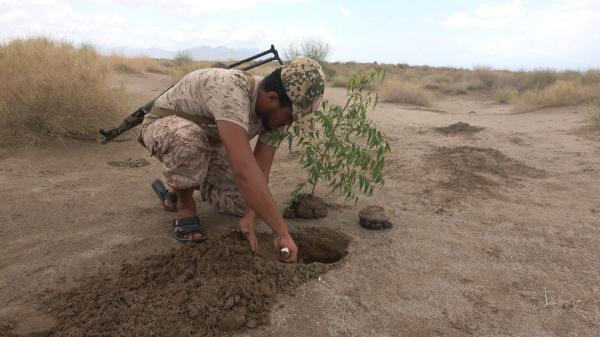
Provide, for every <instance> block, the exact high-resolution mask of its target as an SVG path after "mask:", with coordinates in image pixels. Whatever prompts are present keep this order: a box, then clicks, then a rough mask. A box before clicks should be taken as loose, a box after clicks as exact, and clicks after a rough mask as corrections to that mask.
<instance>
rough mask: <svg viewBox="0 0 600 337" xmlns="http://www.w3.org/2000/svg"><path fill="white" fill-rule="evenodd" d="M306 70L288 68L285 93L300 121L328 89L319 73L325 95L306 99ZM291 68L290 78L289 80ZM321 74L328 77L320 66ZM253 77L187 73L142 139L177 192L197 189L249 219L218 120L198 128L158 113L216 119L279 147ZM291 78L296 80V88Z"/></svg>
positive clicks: (147, 122)
mask: <svg viewBox="0 0 600 337" xmlns="http://www.w3.org/2000/svg"><path fill="white" fill-rule="evenodd" d="M302 61H303V62H304V63H306V62H311V61H312V60H310V59H304V60H302ZM312 62H314V61H312ZM304 63H303V64H304ZM316 66H318V64H316ZM286 67H287V68H286ZM301 68H302V67H298V66H297V64H296V63H294V62H292V63H291V64H290V65H288V66H285V67H284V69H282V81H283V83H284V89H285V90H286V93H287V92H290V93H292V95H289V96H290V99H291V100H292V106H293V108H294V110H293V111H294V112H293V113H294V119H295V121H296V122H297V123H301V119H302V118H306V117H307V116H308V114H307V113H306V112H304V111H306V110H307V109H310V105H311V104H312V103H314V100H315V98H316V97H317V96H318V95H321V94H322V92H323V89H324V81H323V78H324V76H321V77H320V78H321V81H320V82H318V81H317V79H316V76H315V75H314V74H313V75H312V76H313V77H312V78H313V82H312V83H316V85H317V87H318V88H317V91H319V88H320V91H319V92H320V93H317V94H316V95H315V94H314V92H311V93H312V94H313V96H314V97H313V99H312V100H310V102H309V101H308V100H306V99H304V100H301V99H300V98H303V97H300V96H301V93H299V92H300V91H299V90H298V89H296V87H298V86H302V85H304V86H305V87H306V83H304V82H303V81H302V77H301V75H302V74H301V73H299V72H300V71H304V70H303V69H301ZM286 69H287V71H288V76H287V77H284V75H283V74H284V71H286ZM317 72H320V74H321V75H322V71H321V70H320V66H318V71H317ZM305 73H306V72H305ZM317 75H319V74H317ZM248 76H249V75H246V74H245V73H243V72H242V71H240V70H231V69H202V70H197V71H194V72H192V73H190V74H188V75H186V76H185V77H184V78H182V79H181V80H180V81H179V82H178V83H177V84H176V85H175V86H173V87H172V88H171V89H169V90H168V91H167V92H165V93H164V94H163V95H161V96H160V97H159V98H158V99H157V100H156V102H155V105H154V109H153V110H152V111H151V112H150V114H148V115H146V117H145V118H144V123H143V124H142V129H141V132H140V138H139V139H140V141H141V142H142V143H143V144H144V146H145V147H146V148H147V149H148V151H150V153H151V155H153V156H155V157H156V158H157V159H158V160H159V161H160V162H161V163H162V164H163V170H162V174H163V179H164V181H165V182H166V183H167V184H168V185H170V186H172V187H174V188H175V189H187V188H197V189H199V190H200V193H201V196H202V200H204V201H207V202H209V203H210V204H211V205H212V206H213V207H215V208H216V209H217V210H218V211H220V212H223V213H227V214H232V215H237V216H242V215H243V213H244V208H245V202H244V198H243V197H242V195H241V193H240V192H239V190H238V188H237V186H236V185H235V181H234V178H233V173H232V171H231V168H230V167H229V163H228V161H227V154H226V152H225V148H224V146H223V144H222V143H221V141H220V138H219V134H218V131H217V127H216V124H215V122H211V123H201V124H197V123H195V122H192V121H191V120H189V119H186V118H182V117H179V116H175V115H170V116H162V117H159V116H157V115H159V114H158V113H153V112H155V111H159V110H160V109H167V110H169V111H178V112H183V113H185V114H187V115H192V116H197V117H200V118H206V119H208V120H211V121H218V120H225V121H229V122H232V123H235V124H237V125H239V126H241V127H242V128H244V129H245V130H246V131H247V132H248V140H250V139H252V138H254V137H255V136H256V135H259V141H261V142H263V143H265V144H269V145H271V146H275V147H276V146H277V144H274V143H273V142H272V141H271V136H272V132H276V130H275V131H267V130H265V129H264V127H263V124H262V121H261V120H260V118H258V116H257V115H256V113H255V103H256V98H257V94H258V83H256V85H255V84H254V83H252V82H253V81H255V80H253V79H252V78H249V77H248ZM286 79H289V80H290V81H292V82H294V81H295V82H294V83H291V84H290V83H288V82H286ZM317 82H318V83H317ZM286 85H287V86H286ZM314 86H315V85H313V86H312V87H314ZM300 89H302V88H300ZM309 89H310V88H309ZM288 90H290V91H288ZM292 90H293V91H292ZM304 91H306V90H303V92H304ZM295 98H296V99H295ZM297 103H298V104H299V105H297ZM307 104H308V106H307ZM303 125H304V124H303Z"/></svg>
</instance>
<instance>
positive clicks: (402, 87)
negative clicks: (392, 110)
mask: <svg viewBox="0 0 600 337" xmlns="http://www.w3.org/2000/svg"><path fill="white" fill-rule="evenodd" d="M378 92H379V96H380V97H381V101H382V102H388V103H406V104H414V105H421V106H431V101H432V100H433V95H432V94H431V93H430V92H428V91H427V90H425V89H423V88H421V87H420V86H419V85H417V84H414V83H411V82H408V81H404V80H399V79H390V80H387V81H385V82H384V83H383V84H382V85H381V86H380V87H379V89H378Z"/></svg>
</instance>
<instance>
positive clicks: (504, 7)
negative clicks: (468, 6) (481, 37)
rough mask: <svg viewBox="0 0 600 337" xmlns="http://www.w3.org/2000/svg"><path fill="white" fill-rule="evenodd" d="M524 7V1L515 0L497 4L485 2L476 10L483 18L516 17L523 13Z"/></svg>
mask: <svg viewBox="0 0 600 337" xmlns="http://www.w3.org/2000/svg"><path fill="white" fill-rule="evenodd" d="M522 8H523V3H522V2H521V0H514V1H511V2H507V3H503V4H498V5H495V6H493V5H488V4H483V5H481V6H479V8H477V9H476V10H475V15H477V16H478V17H482V18H504V17H515V16H518V15H519V14H521V10H522Z"/></svg>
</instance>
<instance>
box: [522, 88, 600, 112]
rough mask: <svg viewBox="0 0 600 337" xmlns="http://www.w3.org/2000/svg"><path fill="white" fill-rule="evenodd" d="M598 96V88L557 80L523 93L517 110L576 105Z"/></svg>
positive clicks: (599, 94)
mask: <svg viewBox="0 0 600 337" xmlns="http://www.w3.org/2000/svg"><path fill="white" fill-rule="evenodd" d="M598 96H600V92H599V91H598V88H594V87H587V86H583V85H581V84H580V83H579V82H574V81H557V82H556V83H554V84H552V85H550V86H548V87H546V88H544V89H533V90H528V91H526V92H524V93H523V94H521V96H520V97H519V98H518V99H517V103H516V105H515V111H517V112H525V111H531V110H536V109H541V108H546V107H557V106H567V105H574V104H578V103H581V102H584V101H586V100H589V99H592V98H594V97H598Z"/></svg>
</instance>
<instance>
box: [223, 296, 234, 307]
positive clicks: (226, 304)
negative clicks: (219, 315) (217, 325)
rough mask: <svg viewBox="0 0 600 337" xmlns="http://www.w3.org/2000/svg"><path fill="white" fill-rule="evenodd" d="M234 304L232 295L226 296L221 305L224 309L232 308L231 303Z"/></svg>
mask: <svg viewBox="0 0 600 337" xmlns="http://www.w3.org/2000/svg"><path fill="white" fill-rule="evenodd" d="M234 304H235V299H234V298H233V297H230V298H228V299H227V300H226V301H225V304H224V305H223V308H225V309H231V308H233V305H234Z"/></svg>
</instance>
